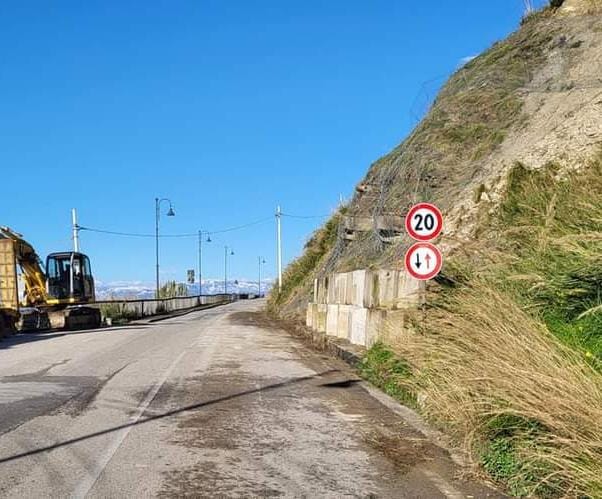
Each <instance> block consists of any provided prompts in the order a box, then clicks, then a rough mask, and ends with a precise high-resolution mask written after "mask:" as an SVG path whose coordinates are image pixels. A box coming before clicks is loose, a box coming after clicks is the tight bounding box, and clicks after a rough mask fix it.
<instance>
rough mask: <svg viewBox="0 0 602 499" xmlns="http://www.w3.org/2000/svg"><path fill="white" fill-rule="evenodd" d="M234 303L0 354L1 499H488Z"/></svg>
mask: <svg viewBox="0 0 602 499" xmlns="http://www.w3.org/2000/svg"><path fill="white" fill-rule="evenodd" d="M260 305H261V304H260V302H239V303H236V304H232V305H228V306H225V307H220V308H215V309H212V310H206V311H200V312H194V313H191V314H188V315H185V316H180V317H175V318H172V319H168V320H166V321H162V322H157V323H152V324H140V325H131V326H127V327H122V328H109V329H101V330H93V331H81V332H70V333H65V334H63V333H48V334H29V335H20V336H15V337H12V338H10V339H7V340H5V341H3V342H2V343H0V497H19V498H21V497H27V498H34V497H102V498H108V497H128V498H129V497H155V496H159V497H181V496H196V497H219V496H221V497H279V496H284V497H311V498H313V497H423V498H436V497H470V496H472V497H496V496H497V494H496V493H495V492H493V491H491V490H490V489H488V488H487V487H486V486H484V485H481V484H479V483H477V482H474V481H473V482H470V481H465V480H461V479H460V478H459V475H460V472H461V470H460V469H459V468H458V466H457V465H455V464H454V463H453V461H452V460H451V459H450V457H449V455H448V454H447V452H445V451H444V450H443V449H441V448H439V447H438V446H436V445H434V444H432V443H431V442H430V441H429V440H428V439H427V438H425V436H424V435H423V434H421V433H420V432H418V431H417V430H416V429H415V428H414V427H412V426H411V425H410V424H408V423H407V422H406V421H404V419H403V418H401V417H400V416H399V415H398V414H396V413H395V412H394V411H392V410H390V409H389V408H387V407H385V406H384V405H382V404H381V403H380V402H379V401H378V400H377V399H376V398H374V397H373V396H371V395H370V394H369V393H368V392H367V391H366V390H365V389H364V388H363V387H362V385H361V384H360V383H358V382H357V379H356V377H355V375H354V374H353V372H351V371H350V370H349V369H348V368H347V367H346V366H345V365H344V364H343V363H341V362H339V361H337V360H333V359H331V358H329V357H326V356H324V355H320V354H318V353H316V352H314V351H312V350H310V349H309V348H308V347H306V346H305V345H304V344H303V343H301V342H300V341H299V340H297V339H295V338H292V337H291V336H289V335H288V334H287V333H286V332H285V331H282V330H279V329H277V328H276V327H274V325H273V324H270V323H269V321H268V320H267V319H265V318H264V317H263V316H262V314H259V313H258V312H257V311H258V310H259V307H260Z"/></svg>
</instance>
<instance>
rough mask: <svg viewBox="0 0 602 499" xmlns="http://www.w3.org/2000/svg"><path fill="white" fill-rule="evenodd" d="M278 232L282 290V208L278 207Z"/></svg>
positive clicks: (279, 274)
mask: <svg viewBox="0 0 602 499" xmlns="http://www.w3.org/2000/svg"><path fill="white" fill-rule="evenodd" d="M276 232H277V235H278V291H282V210H281V209H280V206H278V208H277V209H276Z"/></svg>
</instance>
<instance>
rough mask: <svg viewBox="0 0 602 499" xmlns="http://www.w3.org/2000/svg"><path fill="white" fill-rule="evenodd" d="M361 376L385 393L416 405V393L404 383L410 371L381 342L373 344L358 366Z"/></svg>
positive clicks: (412, 405)
mask: <svg viewBox="0 0 602 499" xmlns="http://www.w3.org/2000/svg"><path fill="white" fill-rule="evenodd" d="M359 370H360V374H361V376H362V377H363V378H364V379H366V380H367V381H369V382H370V383H372V384H373V385H375V386H377V387H379V388H380V389H381V390H383V391H384V392H385V393H386V394H388V395H390V396H391V397H393V398H395V399H397V400H399V401H400V402H402V403H403V404H406V405H408V406H410V407H416V405H417V404H416V400H417V399H416V394H415V393H414V392H413V391H412V390H411V389H409V388H407V386H404V385H405V381H406V380H408V379H409V378H410V377H411V375H412V373H411V370H410V368H409V366H408V364H407V363H406V362H404V361H403V360H401V359H399V358H397V357H396V356H395V353H394V352H393V351H392V350H390V349H388V348H387V347H386V346H385V345H384V344H383V343H376V344H374V345H373V346H372V347H371V348H370V349H369V350H368V352H367V353H366V355H365V356H364V358H363V359H362V362H361V364H360V366H359Z"/></svg>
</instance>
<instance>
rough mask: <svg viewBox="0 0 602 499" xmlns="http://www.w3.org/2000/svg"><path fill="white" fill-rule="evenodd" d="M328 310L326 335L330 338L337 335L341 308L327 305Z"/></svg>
mask: <svg viewBox="0 0 602 499" xmlns="http://www.w3.org/2000/svg"><path fill="white" fill-rule="evenodd" d="M327 307H328V310H327V312H326V334H328V335H330V336H336V335H337V324H338V320H339V306H338V305H327Z"/></svg>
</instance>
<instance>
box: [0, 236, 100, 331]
mask: <svg viewBox="0 0 602 499" xmlns="http://www.w3.org/2000/svg"><path fill="white" fill-rule="evenodd" d="M17 266H19V268H20V269H21V273H22V276H23V282H24V284H25V292H24V300H23V302H22V303H20V302H19V300H18V281H17ZM94 301H95V292H94V278H93V276H92V271H91V267H90V260H89V259H88V257H87V256H86V255H84V254H83V253H78V252H73V251H68V252H63V253H52V254H50V255H48V258H47V259H46V271H44V266H43V264H42V261H41V260H40V258H39V256H38V255H37V253H36V251H35V249H34V248H33V246H32V245H31V244H29V243H28V242H27V241H26V240H25V239H23V236H22V235H21V234H18V233H17V232H14V231H13V230H11V229H9V228H8V227H0V329H2V328H4V329H5V330H9V331H10V330H11V329H19V330H43V329H50V328H58V329H76V328H82V329H83V328H93V327H99V326H100V323H101V315H100V310H99V309H97V308H95V307H93V306H91V305H90V304H91V303H93V302H94Z"/></svg>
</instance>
